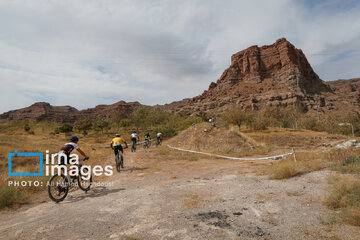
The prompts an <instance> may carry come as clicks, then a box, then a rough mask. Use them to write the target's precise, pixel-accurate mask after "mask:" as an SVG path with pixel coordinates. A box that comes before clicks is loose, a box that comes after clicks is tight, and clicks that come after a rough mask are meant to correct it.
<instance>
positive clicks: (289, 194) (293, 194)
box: [286, 191, 304, 197]
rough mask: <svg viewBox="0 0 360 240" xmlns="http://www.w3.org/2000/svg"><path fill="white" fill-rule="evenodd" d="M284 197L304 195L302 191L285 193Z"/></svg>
mask: <svg viewBox="0 0 360 240" xmlns="http://www.w3.org/2000/svg"><path fill="white" fill-rule="evenodd" d="M286 195H288V196H293V197H299V196H302V195H304V192H303V191H286Z"/></svg>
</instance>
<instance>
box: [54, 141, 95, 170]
mask: <svg viewBox="0 0 360 240" xmlns="http://www.w3.org/2000/svg"><path fill="white" fill-rule="evenodd" d="M78 142H79V138H78V137H77V136H72V137H71V138H70V142H69V143H65V145H64V146H63V147H62V148H61V149H60V153H64V154H65V155H66V159H67V162H66V163H69V159H70V153H71V152H72V150H74V149H76V150H77V151H78V152H79V153H80V154H81V155H83V156H84V158H89V157H88V156H87V155H86V154H85V153H84V152H83V151H82V150H81V149H80V148H79V146H78V145H77V143H78ZM59 165H65V157H64V156H62V157H61V158H60V163H59Z"/></svg>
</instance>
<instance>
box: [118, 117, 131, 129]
mask: <svg viewBox="0 0 360 240" xmlns="http://www.w3.org/2000/svg"><path fill="white" fill-rule="evenodd" d="M131 123H132V122H131V120H130V119H128V118H125V119H121V120H120V122H119V126H120V127H130V126H131Z"/></svg>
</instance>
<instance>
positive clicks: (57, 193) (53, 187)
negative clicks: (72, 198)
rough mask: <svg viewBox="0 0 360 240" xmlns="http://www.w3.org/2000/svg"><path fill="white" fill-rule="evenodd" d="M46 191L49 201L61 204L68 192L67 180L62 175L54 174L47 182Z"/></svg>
mask: <svg viewBox="0 0 360 240" xmlns="http://www.w3.org/2000/svg"><path fill="white" fill-rule="evenodd" d="M47 190H48V194H49V197H50V199H51V200H53V201H54V202H61V201H63V200H64V199H65V198H66V196H67V194H68V192H69V180H68V179H67V177H65V176H64V175H63V174H61V175H58V174H56V175H54V176H52V177H51V178H50V180H49V181H48V183H47Z"/></svg>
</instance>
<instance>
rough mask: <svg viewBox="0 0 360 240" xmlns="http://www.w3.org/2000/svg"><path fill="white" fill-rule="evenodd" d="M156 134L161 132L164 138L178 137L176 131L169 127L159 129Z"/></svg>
mask: <svg viewBox="0 0 360 240" xmlns="http://www.w3.org/2000/svg"><path fill="white" fill-rule="evenodd" d="M155 132H156V133H157V132H161V133H162V135H163V137H164V138H169V137H173V136H175V135H176V130H175V129H174V128H171V127H169V126H164V127H159V128H156V129H155Z"/></svg>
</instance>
